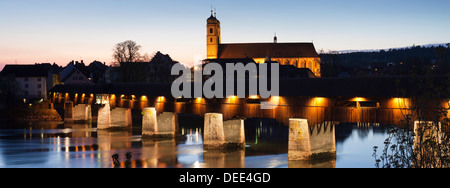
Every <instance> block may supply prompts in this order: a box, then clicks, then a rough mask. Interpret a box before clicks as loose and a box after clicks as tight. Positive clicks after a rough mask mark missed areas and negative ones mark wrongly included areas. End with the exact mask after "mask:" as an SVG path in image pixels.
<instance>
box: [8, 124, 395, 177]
mask: <svg viewBox="0 0 450 188" xmlns="http://www.w3.org/2000/svg"><path fill="white" fill-rule="evenodd" d="M194 124H195V123H194ZM335 126H336V127H335V138H336V158H333V159H330V160H324V161H312V162H288V154H287V153H288V134H289V133H288V132H289V129H288V127H287V126H283V125H280V124H278V123H277V122H275V121H272V120H270V119H251V120H247V121H246V128H245V132H246V148H245V150H240V151H210V150H207V151H206V150H203V145H202V135H203V134H202V128H201V127H202V125H198V126H195V125H194V126H193V125H192V122H190V123H189V126H183V123H182V122H180V137H178V138H177V139H171V140H148V139H142V138H141V132H140V130H139V128H133V129H129V130H120V131H118V130H116V131H108V130H97V128H96V125H95V124H94V125H89V124H87V125H74V124H70V125H69V124H62V123H39V124H36V123H27V124H24V125H22V124H21V125H11V124H9V125H7V126H6V125H1V126H0V168H112V167H114V165H113V163H112V158H111V156H112V155H113V154H119V160H120V161H121V166H120V167H125V160H126V158H125V153H127V152H131V154H132V158H131V167H135V168H223V167H226V168H315V167H325V168H373V167H374V164H375V160H374V158H373V157H372V154H373V147H374V146H380V147H382V146H383V142H384V140H385V138H387V132H388V128H389V127H390V126H389V125H380V124H358V123H339V124H337V125H335Z"/></svg>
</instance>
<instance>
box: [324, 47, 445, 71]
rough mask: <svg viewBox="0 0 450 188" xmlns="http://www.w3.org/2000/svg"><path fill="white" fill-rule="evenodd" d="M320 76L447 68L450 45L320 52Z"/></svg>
mask: <svg viewBox="0 0 450 188" xmlns="http://www.w3.org/2000/svg"><path fill="white" fill-rule="evenodd" d="M320 56H321V59H322V63H321V67H322V76H323V77H349V76H350V77H355V76H356V77H362V76H401V75H409V74H410V73H411V71H415V72H417V73H418V74H425V73H426V72H427V71H429V70H432V71H434V72H435V73H436V74H446V73H448V72H449V71H450V58H449V57H450V44H447V45H440V46H413V47H409V48H401V49H389V50H379V51H373V52H352V53H332V52H331V53H321V54H320Z"/></svg>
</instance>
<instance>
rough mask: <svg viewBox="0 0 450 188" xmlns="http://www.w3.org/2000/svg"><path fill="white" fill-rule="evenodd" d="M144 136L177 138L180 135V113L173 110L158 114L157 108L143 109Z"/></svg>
mask: <svg viewBox="0 0 450 188" xmlns="http://www.w3.org/2000/svg"><path fill="white" fill-rule="evenodd" d="M142 115H143V116H142V137H144V138H175V137H177V136H178V132H179V131H178V129H179V128H178V115H177V114H176V113H173V112H163V113H162V114H159V115H158V114H157V111H156V108H153V107H151V108H144V110H142Z"/></svg>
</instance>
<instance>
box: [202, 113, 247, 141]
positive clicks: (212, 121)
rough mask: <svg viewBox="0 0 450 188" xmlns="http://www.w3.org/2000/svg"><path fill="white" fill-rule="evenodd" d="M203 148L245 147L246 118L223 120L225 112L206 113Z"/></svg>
mask: <svg viewBox="0 0 450 188" xmlns="http://www.w3.org/2000/svg"><path fill="white" fill-rule="evenodd" d="M204 126H205V127H204V135H203V148H205V149H226V148H240V149H244V148H245V131H244V120H243V119H237V120H228V121H223V114H220V113H207V114H205V124H204Z"/></svg>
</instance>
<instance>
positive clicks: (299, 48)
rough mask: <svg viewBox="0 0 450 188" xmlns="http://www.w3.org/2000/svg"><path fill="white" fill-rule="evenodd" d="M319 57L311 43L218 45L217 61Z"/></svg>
mask: <svg viewBox="0 0 450 188" xmlns="http://www.w3.org/2000/svg"><path fill="white" fill-rule="evenodd" d="M268 55H269V56H270V57H271V58H295V57H319V55H318V54H317V52H316V49H315V47H314V44H313V43H238V44H220V45H219V59H228V58H265V57H267V56H268Z"/></svg>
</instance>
